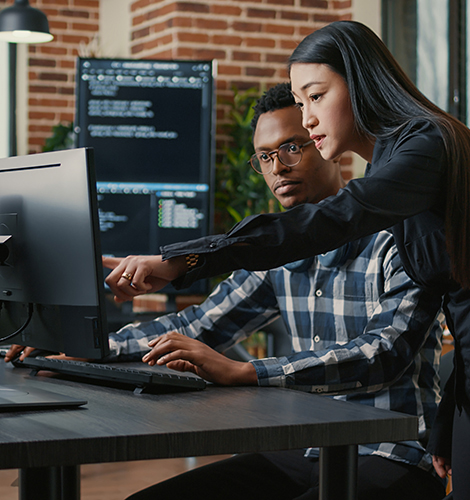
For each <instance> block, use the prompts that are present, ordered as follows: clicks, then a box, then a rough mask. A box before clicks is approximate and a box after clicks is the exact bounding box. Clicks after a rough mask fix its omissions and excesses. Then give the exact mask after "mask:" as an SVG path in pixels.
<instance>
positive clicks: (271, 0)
mask: <svg viewBox="0 0 470 500" xmlns="http://www.w3.org/2000/svg"><path fill="white" fill-rule="evenodd" d="M131 12H132V33H131V48H130V49H131V54H132V56H133V57H136V58H150V59H151V58H164V59H217V61H218V77H217V124H218V127H217V148H218V150H220V148H221V146H222V144H223V143H225V142H226V141H227V140H229V138H228V137H226V136H225V135H224V132H223V128H224V127H223V126H224V123H226V121H227V111H228V106H227V105H225V104H224V102H225V101H226V100H227V99H230V97H231V96H232V94H233V92H232V86H234V85H235V86H236V87H237V88H238V89H247V88H251V87H257V88H259V89H263V88H264V89H265V88H268V87H270V86H273V85H275V84H277V83H279V82H281V81H286V80H288V77H287V73H286V61H287V58H288V57H289V55H290V54H291V53H292V51H293V49H294V48H295V47H296V46H297V44H298V43H299V42H300V41H301V40H302V39H303V38H304V37H305V36H306V35H308V34H309V33H311V32H312V31H314V30H315V29H317V28H320V27H322V26H324V25H325V24H328V23H330V22H332V21H336V20H339V19H351V17H352V14H351V12H352V1H351V0H345V1H339V0H333V1H332V0H330V1H328V0H233V1H227V0H192V1H188V0H186V1H175V0H135V1H134V2H132V4H131ZM342 164H343V165H342V166H343V174H344V176H345V177H346V178H350V177H351V176H352V172H351V158H349V157H348V158H344V159H343V161H342Z"/></svg>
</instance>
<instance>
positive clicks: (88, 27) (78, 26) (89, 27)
mask: <svg viewBox="0 0 470 500" xmlns="http://www.w3.org/2000/svg"><path fill="white" fill-rule="evenodd" d="M72 29H73V30H77V31H93V32H94V31H98V30H99V25H98V24H88V23H87V24H85V23H72Z"/></svg>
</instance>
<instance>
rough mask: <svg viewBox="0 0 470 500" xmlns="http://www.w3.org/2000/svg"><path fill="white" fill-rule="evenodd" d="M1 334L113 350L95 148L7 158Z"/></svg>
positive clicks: (0, 243) (72, 348)
mask: <svg viewBox="0 0 470 500" xmlns="http://www.w3.org/2000/svg"><path fill="white" fill-rule="evenodd" d="M0 306H1V309H0V337H2V338H4V337H6V336H8V335H9V334H11V333H13V332H15V331H19V333H18V335H16V336H15V337H13V338H12V339H11V342H14V343H17V344H21V345H28V346H33V347H37V348H41V349H47V350H51V351H57V352H64V353H66V354H68V355H70V356H76V357H83V358H93V359H98V358H101V357H103V356H104V355H106V353H107V352H108V335H107V325H106V317H105V308H104V290H103V268H102V265H101V249H100V246H99V220H98V207H97V202H96V179H95V173H94V165H93V151H92V150H91V149H86V148H82V149H71V150H66V151H57V152H51V153H40V154H35V155H27V156H17V157H11V158H4V159H0Z"/></svg>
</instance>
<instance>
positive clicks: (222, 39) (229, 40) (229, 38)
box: [211, 35, 243, 46]
mask: <svg viewBox="0 0 470 500" xmlns="http://www.w3.org/2000/svg"><path fill="white" fill-rule="evenodd" d="M242 41H243V38H242V37H240V36H233V35H213V36H211V42H212V43H215V44H216V45H226V46H227V45H236V46H239V45H241V44H242Z"/></svg>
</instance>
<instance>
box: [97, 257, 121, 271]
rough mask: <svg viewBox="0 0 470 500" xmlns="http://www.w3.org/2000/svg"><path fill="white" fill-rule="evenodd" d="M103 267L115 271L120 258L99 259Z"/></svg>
mask: <svg viewBox="0 0 470 500" xmlns="http://www.w3.org/2000/svg"><path fill="white" fill-rule="evenodd" d="M101 260H102V262H103V266H104V267H106V268H107V269H115V268H116V267H117V266H119V264H120V263H121V262H122V257H105V256H103V257H101Z"/></svg>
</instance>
